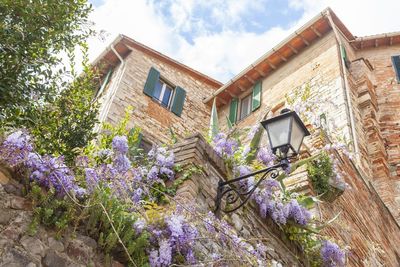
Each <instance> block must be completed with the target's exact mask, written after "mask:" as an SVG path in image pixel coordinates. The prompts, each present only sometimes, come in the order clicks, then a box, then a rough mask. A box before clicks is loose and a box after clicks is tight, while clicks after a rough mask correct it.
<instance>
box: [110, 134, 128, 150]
mask: <svg viewBox="0 0 400 267" xmlns="http://www.w3.org/2000/svg"><path fill="white" fill-rule="evenodd" d="M112 148H113V150H114V151H115V152H118V153H121V154H126V153H127V152H128V139H127V138H126V136H123V135H121V136H119V135H117V136H115V137H114V138H113V140H112Z"/></svg>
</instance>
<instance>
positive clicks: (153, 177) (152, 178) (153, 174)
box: [147, 166, 158, 183]
mask: <svg viewBox="0 0 400 267" xmlns="http://www.w3.org/2000/svg"><path fill="white" fill-rule="evenodd" d="M147 180H148V181H149V182H151V183H153V182H156V181H157V180H158V168H157V166H153V167H151V169H150V171H149V172H148V174H147Z"/></svg>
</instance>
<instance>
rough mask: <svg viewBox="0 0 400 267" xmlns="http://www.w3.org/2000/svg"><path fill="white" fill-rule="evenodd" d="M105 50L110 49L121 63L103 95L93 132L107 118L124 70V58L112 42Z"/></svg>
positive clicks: (97, 129) (98, 128)
mask: <svg viewBox="0 0 400 267" xmlns="http://www.w3.org/2000/svg"><path fill="white" fill-rule="evenodd" d="M107 50H111V51H113V52H114V54H115V55H116V56H117V57H118V59H119V61H120V62H121V65H120V66H119V68H118V72H117V74H116V75H115V82H114V83H112V85H111V86H110V89H109V90H108V92H107V94H106V96H105V98H104V99H105V101H104V104H103V108H102V109H101V111H100V115H99V123H98V124H97V125H96V127H95V129H94V132H99V131H100V126H101V123H102V122H104V121H105V120H106V118H107V115H108V113H109V111H110V108H111V104H112V103H113V101H114V98H115V95H116V93H117V91H118V88H119V84H120V82H121V79H122V74H123V73H124V72H125V61H124V59H123V58H122V57H121V55H120V54H118V52H117V50H115V48H114V44H111V45H110V46H109V47H108V49H107Z"/></svg>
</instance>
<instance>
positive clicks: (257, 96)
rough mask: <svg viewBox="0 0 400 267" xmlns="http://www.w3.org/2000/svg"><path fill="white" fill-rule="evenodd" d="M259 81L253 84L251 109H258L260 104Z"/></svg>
mask: <svg viewBox="0 0 400 267" xmlns="http://www.w3.org/2000/svg"><path fill="white" fill-rule="evenodd" d="M261 84H262V82H261V81H258V82H257V83H256V84H255V85H254V86H253V101H252V104H251V111H254V110H256V109H258V108H259V107H260V106H261Z"/></svg>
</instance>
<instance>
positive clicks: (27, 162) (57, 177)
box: [0, 131, 86, 197]
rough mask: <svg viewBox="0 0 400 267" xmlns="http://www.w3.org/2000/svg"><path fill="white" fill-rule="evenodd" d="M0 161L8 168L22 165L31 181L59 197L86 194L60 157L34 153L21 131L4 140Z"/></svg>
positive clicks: (0, 150) (0, 148)
mask: <svg viewBox="0 0 400 267" xmlns="http://www.w3.org/2000/svg"><path fill="white" fill-rule="evenodd" d="M0 159H1V160H3V161H5V162H6V163H8V164H9V165H10V166H16V165H21V164H22V165H24V166H25V167H26V168H27V169H28V170H29V171H30V179H31V180H32V181H34V182H36V183H37V184H39V185H40V186H43V187H45V188H47V189H49V188H53V189H54V190H55V191H56V193H58V194H59V195H61V196H63V195H65V194H66V193H69V192H72V193H74V194H75V195H76V196H78V197H83V196H84V195H85V194H86V190H85V189H83V188H82V187H80V186H78V185H77V184H76V181H75V177H74V174H73V173H72V171H71V170H70V169H69V168H68V167H67V166H66V165H65V163H64V158H63V157H62V156H61V157H52V156H49V155H45V156H41V155H38V154H36V153H34V152H33V146H32V144H31V142H30V137H29V136H28V135H27V134H25V133H23V132H22V131H18V132H15V133H12V134H10V135H9V136H8V137H7V138H6V140H5V141H4V142H3V144H2V145H1V146H0Z"/></svg>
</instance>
